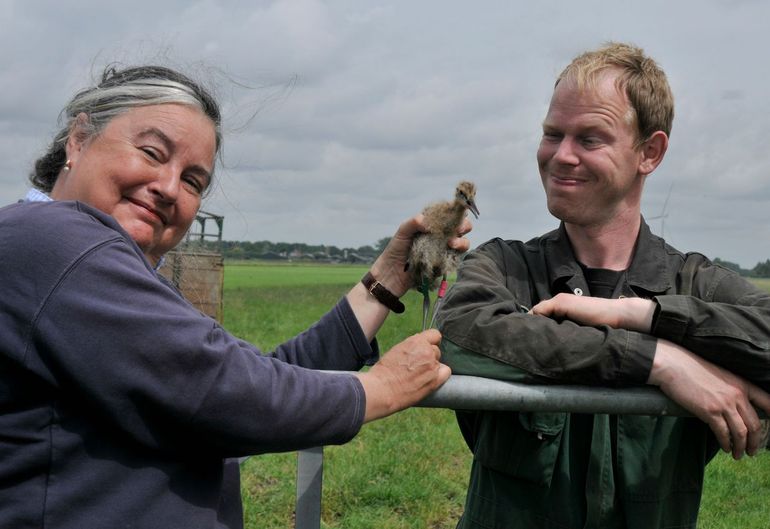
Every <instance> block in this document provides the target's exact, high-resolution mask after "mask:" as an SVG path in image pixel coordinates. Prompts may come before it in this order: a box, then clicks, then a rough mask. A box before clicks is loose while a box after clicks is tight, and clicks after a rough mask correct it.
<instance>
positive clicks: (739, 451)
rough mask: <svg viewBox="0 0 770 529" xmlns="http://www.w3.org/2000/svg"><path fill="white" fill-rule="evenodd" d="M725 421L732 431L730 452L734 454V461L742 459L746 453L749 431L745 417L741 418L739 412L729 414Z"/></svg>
mask: <svg viewBox="0 0 770 529" xmlns="http://www.w3.org/2000/svg"><path fill="white" fill-rule="evenodd" d="M724 420H725V422H726V423H727V427H728V428H729V430H730V433H729V435H730V444H731V447H730V448H731V450H730V451H731V452H732V454H733V459H740V458H741V457H743V454H745V453H746V441H747V437H748V431H749V430H748V428H747V427H746V424H745V423H744V421H743V417H741V415H740V414H739V413H738V412H737V410H736V411H732V412H730V413H727V414H726V415H725V417H724Z"/></svg>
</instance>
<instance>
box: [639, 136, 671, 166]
mask: <svg viewBox="0 0 770 529" xmlns="http://www.w3.org/2000/svg"><path fill="white" fill-rule="evenodd" d="M667 149H668V135H666V133H665V132H663V131H662V130H659V131H657V132H654V133H653V134H652V136H650V137H649V138H647V141H645V142H644V143H642V145H641V147H639V151H640V152H641V154H642V156H641V158H640V159H639V173H640V174H642V175H644V176H647V175H648V174H650V173H651V172H653V171H654V170H655V169H656V168H657V167H658V165H660V162H662V161H663V156H664V155H665V154H666V150H667Z"/></svg>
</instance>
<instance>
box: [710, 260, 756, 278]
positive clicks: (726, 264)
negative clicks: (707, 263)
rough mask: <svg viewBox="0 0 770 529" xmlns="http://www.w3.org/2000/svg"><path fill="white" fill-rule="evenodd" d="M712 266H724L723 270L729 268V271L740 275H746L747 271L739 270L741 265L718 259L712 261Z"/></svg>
mask: <svg viewBox="0 0 770 529" xmlns="http://www.w3.org/2000/svg"><path fill="white" fill-rule="evenodd" d="M714 264H718V265H720V266H724V267H725V268H729V269H730V270H733V271H735V272H738V273H739V274H741V275H744V276H745V275H748V273H749V271H748V270H745V269H743V268H741V265H739V264H737V263H731V262H730V261H723V260H722V259H720V258H719V257H717V258H716V259H714Z"/></svg>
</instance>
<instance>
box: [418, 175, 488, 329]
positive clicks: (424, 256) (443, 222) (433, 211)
mask: <svg viewBox="0 0 770 529" xmlns="http://www.w3.org/2000/svg"><path fill="white" fill-rule="evenodd" d="M475 198H476V186H475V185H474V184H473V183H472V182H466V181H463V182H460V183H459V184H457V189H456V190H455V198H454V200H453V201H451V202H450V201H446V202H438V203H436V204H431V205H430V206H427V207H426V208H425V209H424V210H423V211H422V214H423V215H424V217H425V226H426V228H427V230H428V231H427V232H426V233H421V234H419V235H417V236H416V237H415V238H414V241H413V243H412V249H411V251H410V252H409V261H408V262H407V267H408V268H409V269H410V270H411V274H412V284H413V285H414V287H415V288H416V289H417V290H418V291H419V292H421V293H422V295H423V325H422V326H423V330H425V328H426V325H425V324H426V322H427V319H428V312H429V311H430V291H431V290H434V289H435V288H436V287H437V286H438V284H439V281H440V280H441V281H442V282H443V284H442V287H443V286H444V285H445V282H446V276H447V275H448V274H450V273H452V272H453V271H454V270H455V268H456V267H457V258H458V255H459V252H457V251H456V250H453V249H451V248H449V247H448V246H447V243H448V241H449V239H450V238H452V237H455V236H456V235H457V229H458V228H459V227H460V224H461V223H462V221H463V219H464V218H465V215H466V211H470V212H471V213H473V215H474V216H475V217H476V218H478V217H479V210H478V208H477V207H476V202H475ZM443 294H444V292H443V288H442V289H441V290H439V297H438V298H437V300H436V303H437V305H438V302H439V301H440V299H441V298H442V297H443ZM434 316H435V309H434ZM432 324H433V322H432V321H431V326H432Z"/></svg>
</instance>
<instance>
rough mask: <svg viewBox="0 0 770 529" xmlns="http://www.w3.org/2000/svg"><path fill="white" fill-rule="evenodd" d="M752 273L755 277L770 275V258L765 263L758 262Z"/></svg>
mask: <svg viewBox="0 0 770 529" xmlns="http://www.w3.org/2000/svg"><path fill="white" fill-rule="evenodd" d="M751 275H752V276H753V277H770V259H768V260H767V261H765V262H764V263H757V266H755V267H754V268H753V269H752V270H751Z"/></svg>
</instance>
